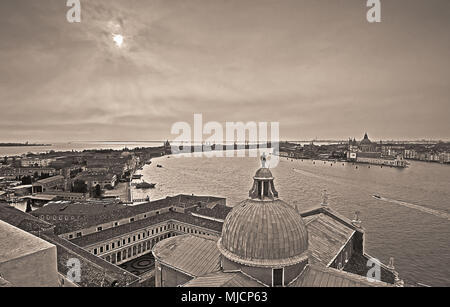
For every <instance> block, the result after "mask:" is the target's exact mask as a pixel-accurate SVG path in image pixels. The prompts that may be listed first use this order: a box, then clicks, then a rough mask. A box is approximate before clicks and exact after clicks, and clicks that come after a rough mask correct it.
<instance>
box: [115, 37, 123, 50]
mask: <svg viewBox="0 0 450 307" xmlns="http://www.w3.org/2000/svg"><path fill="white" fill-rule="evenodd" d="M113 41H114V43H115V44H116V46H117V47H119V48H120V47H122V45H123V36H122V35H120V34H113Z"/></svg>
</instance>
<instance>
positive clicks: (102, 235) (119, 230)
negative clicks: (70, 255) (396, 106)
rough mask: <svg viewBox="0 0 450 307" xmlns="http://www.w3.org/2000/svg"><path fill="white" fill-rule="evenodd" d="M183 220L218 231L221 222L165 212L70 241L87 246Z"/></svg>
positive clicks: (187, 214) (220, 227) (186, 214)
mask: <svg viewBox="0 0 450 307" xmlns="http://www.w3.org/2000/svg"><path fill="white" fill-rule="evenodd" d="M171 220H174V221H179V222H185V223H188V224H191V225H197V226H200V227H205V228H208V229H212V230H215V231H217V232H220V231H221V229H222V223H221V222H216V221H212V220H207V219H203V218H199V217H195V216H192V215H191V214H189V213H179V212H166V213H161V214H159V215H155V216H151V217H148V218H145V219H141V220H137V221H134V222H131V223H127V224H123V225H119V226H117V227H113V228H108V229H105V230H102V231H99V232H94V233H92V234H88V235H86V236H82V237H80V238H75V239H73V240H72V241H71V242H73V243H74V244H76V245H79V246H81V247H85V246H89V245H92V244H95V243H98V242H103V241H105V240H108V239H112V238H115V237H118V236H122V235H125V234H128V233H131V232H133V231H137V230H139V229H142V228H145V227H149V226H152V225H156V224H159V223H162V222H168V221H171Z"/></svg>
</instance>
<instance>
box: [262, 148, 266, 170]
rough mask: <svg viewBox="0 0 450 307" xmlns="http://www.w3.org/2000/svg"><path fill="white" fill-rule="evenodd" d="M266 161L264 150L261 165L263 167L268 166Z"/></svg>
mask: <svg viewBox="0 0 450 307" xmlns="http://www.w3.org/2000/svg"><path fill="white" fill-rule="evenodd" d="M266 162H267V158H266V153H265V152H263V154H262V156H261V165H262V168H266Z"/></svg>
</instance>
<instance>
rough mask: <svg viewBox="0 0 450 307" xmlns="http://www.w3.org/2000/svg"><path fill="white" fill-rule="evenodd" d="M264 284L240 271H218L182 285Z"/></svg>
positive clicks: (230, 285)
mask: <svg viewBox="0 0 450 307" xmlns="http://www.w3.org/2000/svg"><path fill="white" fill-rule="evenodd" d="M264 286H265V285H264V284H262V283H260V282H258V281H257V280H255V279H253V278H251V277H249V276H248V275H246V274H244V273H242V272H241V271H236V272H234V271H233V272H224V271H218V272H214V273H210V274H206V275H203V276H200V277H197V278H194V279H192V280H190V281H189V282H187V283H186V284H184V285H183V287H264Z"/></svg>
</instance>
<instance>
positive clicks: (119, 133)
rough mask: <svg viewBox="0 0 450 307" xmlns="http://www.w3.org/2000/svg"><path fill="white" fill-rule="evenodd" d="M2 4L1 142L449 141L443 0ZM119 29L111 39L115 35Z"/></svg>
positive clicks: (449, 50) (448, 46)
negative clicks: (232, 135) (182, 135)
mask: <svg viewBox="0 0 450 307" xmlns="http://www.w3.org/2000/svg"><path fill="white" fill-rule="evenodd" d="M65 3H66V1H65V0H40V1H30V0H1V1H0V141H31V142H39V141H42V142H51V141H75V140H123V141H127V140H128V141H133V140H160V139H166V138H168V139H173V138H174V137H175V136H172V135H171V134H170V129H171V126H172V124H173V123H175V122H177V121H187V122H192V121H193V114H194V113H202V114H203V118H204V121H219V122H225V121H244V122H247V121H256V122H258V121H277V122H280V132H281V138H282V139H291V140H299V139H302V140H303V139H311V138H316V137H317V138H321V139H324V138H326V139H329V138H334V139H346V138H348V137H356V138H361V137H362V136H363V134H364V132H366V131H367V132H368V133H369V137H371V138H372V139H374V140H379V139H418V138H435V139H438V138H441V139H449V138H450V120H449V114H450V98H449V97H450V58H449V55H450V35H449V33H450V1H448V0H427V1H424V0H382V1H381V3H382V22H381V23H378V24H369V23H368V22H367V20H366V12H367V8H366V6H365V4H366V1H365V0H308V1H303V0H270V1H269V0H188V1H187V0H145V1H144V0H139V1H138V0H126V1H125V0H81V4H82V15H81V18H82V22H81V23H78V24H76V23H74V24H70V23H68V22H67V21H66V12H67V10H68V9H69V8H67V7H66V6H65ZM114 34H115V35H122V36H123V44H122V45H121V46H118V44H117V40H116V41H115V40H114V39H113V35H114Z"/></svg>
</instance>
